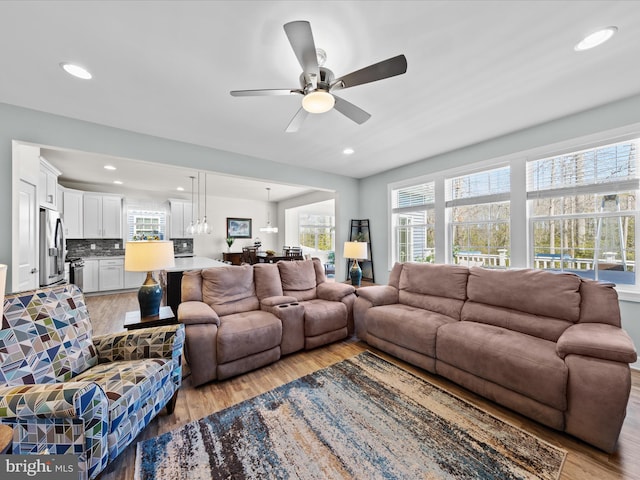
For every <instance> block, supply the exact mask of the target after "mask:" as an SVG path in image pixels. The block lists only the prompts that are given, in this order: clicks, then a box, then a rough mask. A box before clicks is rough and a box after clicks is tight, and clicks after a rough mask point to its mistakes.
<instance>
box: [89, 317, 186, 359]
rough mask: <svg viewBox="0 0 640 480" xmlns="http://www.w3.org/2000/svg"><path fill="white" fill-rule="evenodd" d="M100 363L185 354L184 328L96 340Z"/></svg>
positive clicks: (178, 356)
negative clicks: (183, 350) (183, 352)
mask: <svg viewBox="0 0 640 480" xmlns="http://www.w3.org/2000/svg"><path fill="white" fill-rule="evenodd" d="M93 344H94V346H95V347H96V350H97V351H98V362H99V363H105V362H114V361H117V360H141V359H144V358H174V359H178V360H179V358H180V357H181V355H182V348H183V345H184V325H167V326H165V327H153V328H141V329H138V330H132V331H129V332H121V333H112V334H109V335H100V336H96V337H93Z"/></svg>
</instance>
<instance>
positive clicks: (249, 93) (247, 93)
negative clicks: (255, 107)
mask: <svg viewBox="0 0 640 480" xmlns="http://www.w3.org/2000/svg"><path fill="white" fill-rule="evenodd" d="M229 93H230V94H231V96H233V97H266V96H271V95H293V94H294V93H303V92H302V90H299V89H297V88H290V89H288V90H285V89H275V88H274V89H267V90H231V91H230V92H229Z"/></svg>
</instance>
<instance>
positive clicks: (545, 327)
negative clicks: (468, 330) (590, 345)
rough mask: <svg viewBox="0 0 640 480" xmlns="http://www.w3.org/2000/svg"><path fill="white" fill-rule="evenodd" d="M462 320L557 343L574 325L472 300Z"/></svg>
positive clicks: (467, 305)
mask: <svg viewBox="0 0 640 480" xmlns="http://www.w3.org/2000/svg"><path fill="white" fill-rule="evenodd" d="M461 319H462V320H464V321H468V322H478V323H487V324H489V325H495V326H496V327H503V328H508V329H509V330H514V331H516V332H520V333H526V334H527V335H533V336H534V337H539V338H543V339H545V340H550V341H552V342H557V341H558V338H560V335H562V334H563V333H564V331H565V330H566V329H567V328H569V327H570V326H572V325H574V323H572V322H569V321H567V320H560V319H559V318H551V317H543V316H541V315H533V314H531V313H525V312H520V311H518V310H512V309H510V308H503V307H494V306H493V305H487V304H485V303H476V302H473V301H471V300H468V301H466V302H465V304H464V306H463V307H462V314H461Z"/></svg>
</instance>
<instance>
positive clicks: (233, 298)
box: [178, 259, 355, 386]
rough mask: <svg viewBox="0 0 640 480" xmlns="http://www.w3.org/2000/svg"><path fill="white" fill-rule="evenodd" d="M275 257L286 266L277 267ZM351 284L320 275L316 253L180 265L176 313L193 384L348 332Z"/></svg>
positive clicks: (238, 371) (251, 367)
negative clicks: (225, 263)
mask: <svg viewBox="0 0 640 480" xmlns="http://www.w3.org/2000/svg"><path fill="white" fill-rule="evenodd" d="M281 263H286V264H288V265H289V267H288V268H284V269H282V270H281V269H280V264H281ZM318 271H320V273H321V275H317V273H316V272H318ZM310 275H313V286H310V285H311V283H309V279H310ZM281 277H282V278H284V279H285V280H286V281H285V282H284V283H283V280H282V278H281ZM283 285H284V286H286V288H287V289H286V290H283ZM354 291H355V289H354V288H353V287H352V286H350V285H345V284H331V283H328V282H326V278H324V272H323V271H322V265H321V264H320V261H319V260H317V259H313V260H301V261H292V262H278V263H276V264H255V265H243V266H223V267H213V268H209V269H205V270H196V271H191V272H185V273H184V274H183V277H182V302H181V303H180V305H179V306H178V321H179V322H180V323H183V324H184V325H185V333H186V337H185V348H184V353H185V357H186V360H187V362H188V364H189V367H190V369H191V376H192V383H193V385H196V386H197V385H202V384H204V383H207V382H209V381H212V380H223V379H225V378H229V377H232V376H235V375H239V374H241V373H245V372H248V371H250V370H254V369H256V368H260V367H263V366H265V365H268V364H270V363H273V362H275V361H277V360H278V359H280V357H281V356H282V355H286V354H289V353H292V352H295V351H298V350H302V349H310V348H315V347H317V346H320V345H324V344H327V343H330V342H334V341H337V340H340V339H342V338H345V337H347V335H348V333H349V330H348V328H347V325H348V323H349V319H351V320H352V319H353V304H354V302H355V294H354ZM302 299H304V301H301V300H302ZM323 299H324V300H323ZM317 305H321V307H318V306H317ZM351 324H352V325H353V320H352V321H351ZM352 332H353V329H352V330H351V333H352Z"/></svg>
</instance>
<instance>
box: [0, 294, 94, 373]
mask: <svg viewBox="0 0 640 480" xmlns="http://www.w3.org/2000/svg"><path fill="white" fill-rule="evenodd" d="M92 333H93V331H92V327H91V321H90V319H89V313H88V312H87V306H86V304H85V301H84V295H83V294H82V292H81V291H80V289H79V288H78V287H76V286H75V285H60V286H57V287H52V288H43V289H39V290H32V291H28V292H22V293H19V294H16V295H8V296H7V297H6V298H5V300H4V305H3V315H2V330H0V385H8V386H16V385H27V384H35V383H58V382H64V381H68V380H70V379H71V378H73V377H74V376H76V375H78V374H79V373H82V372H83V371H85V370H87V369H88V368H90V367H92V366H94V365H97V363H98V355H97V352H96V349H95V347H94V345H93V342H92V339H91V337H92Z"/></svg>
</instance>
